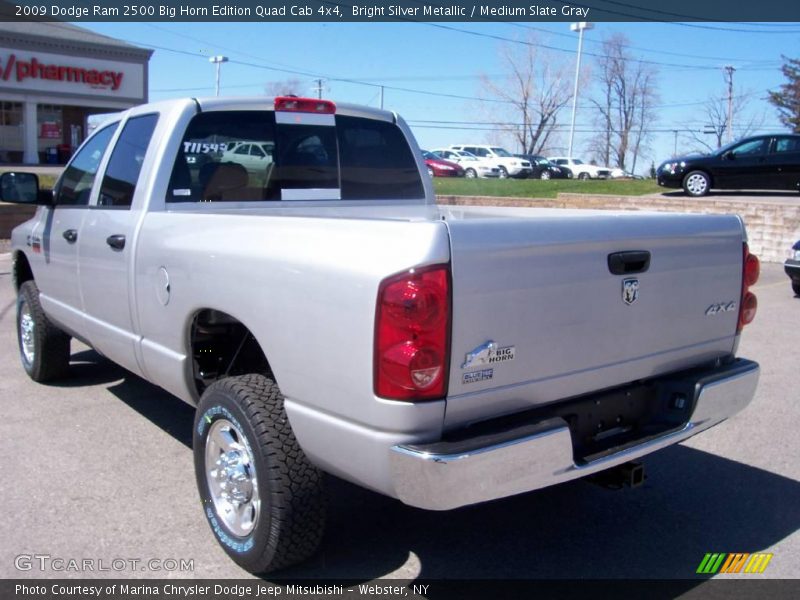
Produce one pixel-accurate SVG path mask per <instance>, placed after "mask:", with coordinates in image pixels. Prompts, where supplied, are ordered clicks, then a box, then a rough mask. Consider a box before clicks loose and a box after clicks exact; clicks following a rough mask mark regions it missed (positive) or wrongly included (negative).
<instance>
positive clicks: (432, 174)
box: [428, 167, 434, 177]
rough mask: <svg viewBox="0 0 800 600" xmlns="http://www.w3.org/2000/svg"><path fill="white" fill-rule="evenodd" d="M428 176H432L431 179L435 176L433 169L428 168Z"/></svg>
mask: <svg viewBox="0 0 800 600" xmlns="http://www.w3.org/2000/svg"><path fill="white" fill-rule="evenodd" d="M428 176H430V177H433V176H434V172H433V169H431V168H430V167H428Z"/></svg>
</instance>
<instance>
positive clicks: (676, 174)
mask: <svg viewBox="0 0 800 600" xmlns="http://www.w3.org/2000/svg"><path fill="white" fill-rule="evenodd" d="M656 176H657V178H658V185H662V186H664V187H671V188H683V189H684V191H685V192H686V193H687V194H688V195H689V196H705V195H706V194H707V193H708V192H709V190H711V189H712V188H714V189H722V190H746V189H760V190H800V135H791V134H773V135H757V136H753V137H748V138H744V139H741V140H737V141H735V142H733V143H731V144H728V145H727V146H723V147H722V148H720V149H718V150H716V151H715V152H712V153H711V154H702V155H700V154H698V155H694V156H683V157H679V158H672V159H670V160H668V161H666V162H664V163H662V164H661V166H659V167H658V170H657V171H656Z"/></svg>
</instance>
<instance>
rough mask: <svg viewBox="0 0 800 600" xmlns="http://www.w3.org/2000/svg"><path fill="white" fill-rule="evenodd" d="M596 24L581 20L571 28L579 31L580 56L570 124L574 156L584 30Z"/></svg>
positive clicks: (569, 154) (570, 154) (576, 65)
mask: <svg viewBox="0 0 800 600" xmlns="http://www.w3.org/2000/svg"><path fill="white" fill-rule="evenodd" d="M593 27H594V25H592V24H591V23H587V22H586V21H581V22H580V23H572V24H570V26H569V28H570V29H571V30H572V31H577V32H578V58H577V59H576V61H575V87H574V89H573V90H572V121H571V123H570V126H569V150H568V151H567V156H569V157H570V158H571V157H572V141H573V139H574V138H575V113H576V111H577V110H578V80H579V79H580V74H581V52H582V51H583V32H584V30H586V29H592V28H593Z"/></svg>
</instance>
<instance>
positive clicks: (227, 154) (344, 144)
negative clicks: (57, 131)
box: [167, 111, 424, 202]
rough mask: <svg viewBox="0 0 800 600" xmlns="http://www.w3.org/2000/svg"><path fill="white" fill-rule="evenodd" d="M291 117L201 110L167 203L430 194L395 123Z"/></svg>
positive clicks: (180, 152)
mask: <svg viewBox="0 0 800 600" xmlns="http://www.w3.org/2000/svg"><path fill="white" fill-rule="evenodd" d="M289 121H290V122H287V120H286V119H279V120H278V122H276V118H275V113H274V112H273V111H213V112H206V113H200V114H198V115H196V116H195V117H194V118H193V119H192V121H191V122H190V124H189V126H188V127H187V129H186V133H185V135H184V137H183V140H182V141H181V145H180V147H179V149H178V153H177V156H176V157H175V164H174V166H173V169H172V176H171V178H170V184H169V188H168V191H167V202H219V201H231V202H256V201H263V200H294V201H298V200H339V199H341V200H396V199H413V198H422V197H424V189H423V185H422V180H421V179H420V176H419V172H418V170H417V166H416V163H415V161H414V157H413V154H412V153H411V149H410V148H409V146H408V143H407V142H406V139H405V137H404V136H403V133H402V132H401V131H400V129H399V128H398V127H397V126H396V125H394V124H393V123H387V122H383V121H376V120H373V119H364V118H359V117H347V116H341V115H337V116H336V117H335V120H333V119H329V120H328V121H324V120H314V119H311V120H308V121H307V122H300V123H295V122H291V120H289Z"/></svg>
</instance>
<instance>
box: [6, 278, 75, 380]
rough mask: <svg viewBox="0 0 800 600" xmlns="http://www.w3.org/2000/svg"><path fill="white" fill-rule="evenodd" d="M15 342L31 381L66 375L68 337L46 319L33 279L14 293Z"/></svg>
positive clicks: (53, 378) (54, 378)
mask: <svg viewBox="0 0 800 600" xmlns="http://www.w3.org/2000/svg"><path fill="white" fill-rule="evenodd" d="M17 341H18V344H19V357H20V360H21V361H22V367H23V368H24V369H25V372H26V373H27V374H28V376H29V377H30V378H31V379H33V380H34V381H37V382H39V383H44V382H47V381H55V380H57V379H60V378H62V377H64V376H65V375H66V374H67V371H68V369H69V342H70V336H69V335H67V334H66V333H64V332H63V331H61V329H59V328H58V327H57V326H56V325H54V324H53V323H52V321H50V319H48V318H47V315H46V314H45V313H44V309H43V308H42V305H41V303H40V302H39V288H38V287H37V286H36V282H34V281H33V280H28V281H26V282H24V283H23V284H22V285H21V286H20V288H19V292H18V293H17Z"/></svg>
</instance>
